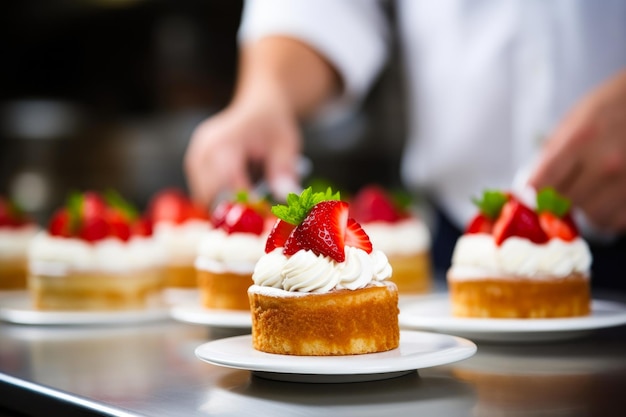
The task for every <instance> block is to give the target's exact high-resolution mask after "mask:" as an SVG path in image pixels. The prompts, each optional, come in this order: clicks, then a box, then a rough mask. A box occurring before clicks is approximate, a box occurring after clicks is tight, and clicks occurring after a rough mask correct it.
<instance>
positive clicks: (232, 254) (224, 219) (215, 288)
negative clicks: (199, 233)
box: [195, 192, 276, 310]
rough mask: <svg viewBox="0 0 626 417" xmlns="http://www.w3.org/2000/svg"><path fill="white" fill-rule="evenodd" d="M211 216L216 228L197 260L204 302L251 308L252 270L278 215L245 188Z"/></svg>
mask: <svg viewBox="0 0 626 417" xmlns="http://www.w3.org/2000/svg"><path fill="white" fill-rule="evenodd" d="M211 218H212V223H213V229H212V230H211V231H209V232H207V233H206V234H205V235H204V237H203V238H202V240H201V242H200V246H199V248H198V256H197V258H196V263H195V266H196V269H197V274H198V286H199V289H200V301H201V304H202V306H204V307H206V308H212V309H226V310H249V309H250V306H249V303H248V293H247V291H248V287H250V285H252V272H253V271H254V266H255V264H256V262H257V261H258V260H259V258H260V257H261V256H262V255H263V254H264V253H265V252H264V250H265V241H266V239H267V235H268V234H269V232H270V230H271V227H272V225H273V224H274V220H275V219H276V218H275V217H274V215H273V214H272V213H271V211H270V205H269V203H268V202H267V201H265V200H261V199H259V200H254V201H253V200H252V199H250V198H248V195H247V194H246V193H243V192H242V193H239V194H237V196H236V197H235V198H233V199H227V200H224V201H222V202H220V203H219V204H218V205H217V206H216V207H215V210H214V211H213V213H212V216H211Z"/></svg>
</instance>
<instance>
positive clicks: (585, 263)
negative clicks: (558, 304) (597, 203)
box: [448, 233, 592, 280]
mask: <svg viewBox="0 0 626 417" xmlns="http://www.w3.org/2000/svg"><path fill="white" fill-rule="evenodd" d="M591 262H592V258H591V251H590V250H589V246H588V245H587V243H586V242H585V241H584V240H583V239H582V238H580V237H578V238H576V239H574V240H573V241H570V242H566V241H564V240H561V239H557V238H554V239H550V240H549V241H548V242H547V243H544V244H536V243H533V242H532V241H530V240H528V239H523V238H520V237H509V238H508V239H506V240H505V241H504V242H502V245H500V246H498V245H496V243H495V241H494V239H493V236H491V235H489V234H485V233H476V234H465V235H463V236H461V237H460V238H459V239H458V241H457V243H456V246H455V248H454V253H453V255H452V267H451V269H450V271H449V274H448V279H453V280H463V279H477V278H489V277H491V278H493V277H498V278H499V277H507V276H510V277H525V278H530V279H548V278H559V277H564V276H568V275H570V274H572V273H581V274H583V275H586V276H589V272H590V268H591Z"/></svg>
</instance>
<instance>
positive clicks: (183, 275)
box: [165, 265, 198, 288]
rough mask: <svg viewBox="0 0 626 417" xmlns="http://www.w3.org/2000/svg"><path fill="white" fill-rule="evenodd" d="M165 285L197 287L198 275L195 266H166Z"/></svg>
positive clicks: (171, 286)
mask: <svg viewBox="0 0 626 417" xmlns="http://www.w3.org/2000/svg"><path fill="white" fill-rule="evenodd" d="M165 286H166V287H170V288H197V287H198V277H197V274H196V268H195V266H193V265H167V266H165Z"/></svg>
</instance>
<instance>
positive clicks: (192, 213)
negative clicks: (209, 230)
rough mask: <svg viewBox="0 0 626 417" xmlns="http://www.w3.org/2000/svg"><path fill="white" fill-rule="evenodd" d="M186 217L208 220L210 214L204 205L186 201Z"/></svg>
mask: <svg viewBox="0 0 626 417" xmlns="http://www.w3.org/2000/svg"><path fill="white" fill-rule="evenodd" d="M186 217H187V219H198V220H210V219H211V216H210V215H209V211H208V210H207V209H205V208H204V207H202V206H200V205H198V204H196V203H194V202H192V201H189V202H188V203H187V213H186Z"/></svg>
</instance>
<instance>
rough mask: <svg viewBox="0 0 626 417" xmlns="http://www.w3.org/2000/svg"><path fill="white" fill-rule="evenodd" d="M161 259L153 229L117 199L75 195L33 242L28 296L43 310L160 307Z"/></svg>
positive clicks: (86, 193)
mask: <svg viewBox="0 0 626 417" xmlns="http://www.w3.org/2000/svg"><path fill="white" fill-rule="evenodd" d="M161 259H162V254H161V251H160V250H159V247H158V245H157V244H156V242H155V241H154V239H153V237H152V225H151V223H150V222H149V221H148V220H146V219H144V218H142V217H140V216H139V213H138V212H137V211H136V210H135V209H134V207H133V206H131V205H130V204H129V203H127V202H126V201H125V200H123V199H122V198H121V197H120V196H119V194H117V193H115V192H112V191H111V192H108V193H106V194H105V195H101V194H99V193H96V192H92V191H88V192H85V193H73V194H71V195H70V196H69V198H68V200H67V204H66V205H65V206H64V207H61V208H60V209H58V210H57V211H56V212H55V213H54V214H53V216H52V218H51V219H50V222H49V224H48V227H47V230H45V231H42V232H40V233H39V234H38V235H37V236H35V238H34V239H33V241H32V243H31V245H30V248H29V253H28V263H29V278H28V280H29V281H28V285H29V290H30V292H31V293H32V296H33V300H34V306H35V308H37V309H40V310H130V309H142V308H146V307H149V306H152V305H157V304H160V300H161V290H162V287H163V279H162V262H161Z"/></svg>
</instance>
